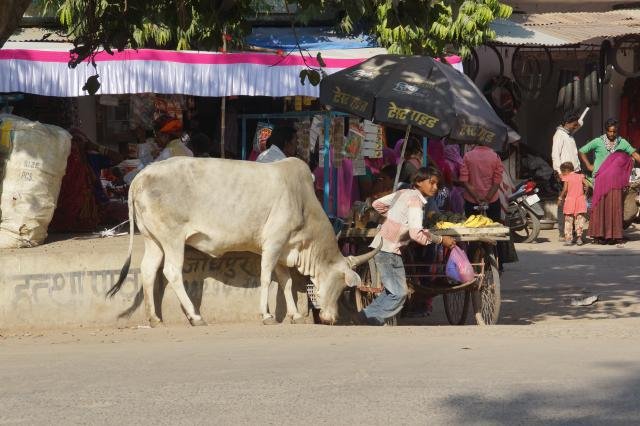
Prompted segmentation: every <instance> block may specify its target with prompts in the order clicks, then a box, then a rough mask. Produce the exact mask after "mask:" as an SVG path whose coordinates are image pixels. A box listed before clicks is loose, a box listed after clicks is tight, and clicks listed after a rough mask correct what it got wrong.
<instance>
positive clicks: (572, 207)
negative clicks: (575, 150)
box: [562, 172, 587, 216]
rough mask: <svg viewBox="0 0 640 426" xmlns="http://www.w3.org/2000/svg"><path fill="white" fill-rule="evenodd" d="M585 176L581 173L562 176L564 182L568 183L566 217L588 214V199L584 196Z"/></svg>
mask: <svg viewBox="0 0 640 426" xmlns="http://www.w3.org/2000/svg"><path fill="white" fill-rule="evenodd" d="M583 179H584V176H583V175H582V174H580V173H576V172H572V173H570V174H568V175H563V176H562V181H563V182H567V184H568V188H567V195H566V197H565V199H564V209H563V210H562V211H563V212H564V214H565V215H572V216H576V215H579V214H583V213H586V212H587V199H586V198H585V196H584V189H583V185H582V182H583Z"/></svg>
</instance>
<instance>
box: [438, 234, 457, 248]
mask: <svg viewBox="0 0 640 426" xmlns="http://www.w3.org/2000/svg"><path fill="white" fill-rule="evenodd" d="M441 244H442V245H443V246H444V247H446V248H448V249H450V248H453V247H455V245H456V240H454V239H453V238H451V237H449V236H447V235H444V236H443V237H442V243H441Z"/></svg>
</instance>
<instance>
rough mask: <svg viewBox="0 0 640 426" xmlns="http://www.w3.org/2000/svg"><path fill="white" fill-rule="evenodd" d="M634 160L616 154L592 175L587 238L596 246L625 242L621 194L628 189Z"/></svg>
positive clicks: (626, 155) (618, 152) (625, 155)
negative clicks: (591, 195) (591, 239)
mask: <svg viewBox="0 0 640 426" xmlns="http://www.w3.org/2000/svg"><path fill="white" fill-rule="evenodd" d="M632 168H633V159H632V158H631V156H630V155H629V154H628V153H626V152H624V151H615V152H613V153H612V154H611V155H609V156H608V157H607V159H606V160H604V162H603V163H602V165H601V166H600V168H599V169H598V172H597V173H596V174H595V182H594V188H593V198H592V200H591V215H590V216H591V217H590V220H589V236H590V237H591V238H593V239H594V242H596V243H599V244H616V243H622V242H624V238H623V235H622V229H623V228H622V215H623V203H622V197H623V190H624V188H625V187H626V186H629V176H630V175H631V170H632Z"/></svg>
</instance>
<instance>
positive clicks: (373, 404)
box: [0, 234, 640, 425]
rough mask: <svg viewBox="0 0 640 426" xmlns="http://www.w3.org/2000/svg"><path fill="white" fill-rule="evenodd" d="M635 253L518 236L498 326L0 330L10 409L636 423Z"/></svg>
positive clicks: (639, 384) (0, 369)
mask: <svg viewBox="0 0 640 426" xmlns="http://www.w3.org/2000/svg"><path fill="white" fill-rule="evenodd" d="M636 235H637V234H636ZM547 236H548V237H549V238H550V237H551V236H552V234H548V235H547ZM638 254H640V241H638V240H637V239H636V240H635V241H633V242H631V243H629V244H628V245H627V246H626V247H623V248H617V247H605V248H599V247H584V248H571V249H569V250H565V249H564V248H561V247H560V246H559V245H558V244H557V243H552V242H546V243H541V244H537V245H529V246H526V247H523V246H521V247H520V258H521V262H520V263H519V264H517V265H512V266H510V267H508V268H507V272H506V273H505V275H504V276H503V278H504V279H503V295H504V303H503V308H504V309H503V316H502V323H503V325H500V326H495V327H475V326H468V327H441V326H430V327H429V326H427V327H412V326H404V327H382V328H374V327H327V326H314V325H298V326H293V325H281V326H274V327H262V326H258V325H246V324H245V325H211V326H209V327H205V328H195V329H194V328H184V327H177V326H176V327H167V328H162V329H147V328H139V329H120V330H117V329H109V330H86V329H76V330H70V331H66V332H63V331H35V330H32V331H30V332H28V333H27V332H12V333H7V332H2V331H0V335H2V336H1V337H0V424H123V423H124V424H144V425H146V424H171V425H173V424H229V423H234V424H238V423H240V424H247V423H251V424H254V423H258V422H259V423H265V424H301V423H308V424H316V423H319V424H344V423H352V424H363V423H368V424H398V423H400V424H456V423H463V422H464V423H473V424H510V425H511V424H536V423H540V424H541V423H544V424H557V425H566V424H637V422H638V419H639V418H640V363H639V362H638V359H640V339H639V337H640V327H639V326H640V320H638V319H637V316H638V314H639V310H638V307H637V306H638V305H637V301H638V300H637V299H638V297H639V296H640V293H639V292H638V285H639V283H640V280H638V274H640V271H639V268H638ZM594 293H597V294H599V295H600V297H601V301H600V302H598V303H596V304H595V305H593V306H591V307H586V308H573V307H570V306H569V305H568V303H567V301H568V299H569V298H570V297H572V295H579V294H594ZM429 321H431V324H438V323H442V322H443V321H442V317H441V312H438V311H436V312H434V314H433V316H432V318H430V320H429Z"/></svg>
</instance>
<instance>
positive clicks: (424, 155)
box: [422, 137, 429, 167]
mask: <svg viewBox="0 0 640 426" xmlns="http://www.w3.org/2000/svg"><path fill="white" fill-rule="evenodd" d="M428 143H429V139H427V138H426V137H423V138H422V166H423V167H429V163H428V161H429V155H428V154H427V144H428Z"/></svg>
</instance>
